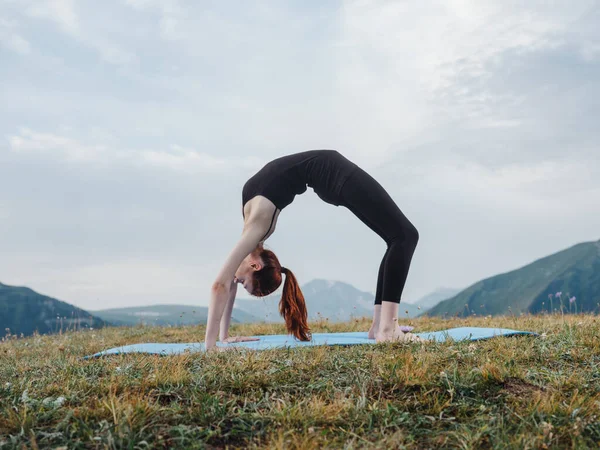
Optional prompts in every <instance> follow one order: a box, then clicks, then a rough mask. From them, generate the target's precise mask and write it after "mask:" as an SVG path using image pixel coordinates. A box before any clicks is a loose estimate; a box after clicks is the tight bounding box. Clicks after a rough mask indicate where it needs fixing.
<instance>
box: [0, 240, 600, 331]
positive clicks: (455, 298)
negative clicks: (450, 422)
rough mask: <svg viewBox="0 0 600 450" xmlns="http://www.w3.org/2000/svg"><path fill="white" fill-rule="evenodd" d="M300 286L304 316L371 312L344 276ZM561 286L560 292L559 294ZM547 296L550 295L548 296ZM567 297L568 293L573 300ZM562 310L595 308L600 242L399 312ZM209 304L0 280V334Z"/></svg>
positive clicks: (250, 305)
mask: <svg viewBox="0 0 600 450" xmlns="http://www.w3.org/2000/svg"><path fill="white" fill-rule="evenodd" d="M302 291H303V293H304V296H305V298H306V304H307V309H308V315H309V320H310V321H314V320H318V319H320V318H328V319H329V320H330V321H332V322H345V321H348V320H351V319H352V318H358V317H371V316H372V315H373V303H374V296H373V295H372V294H370V293H368V292H362V291H360V290H358V289H356V288H354V287H353V286H351V285H350V284H347V283H343V282H341V281H327V280H313V281H311V282H309V283H307V284H305V285H304V286H302ZM557 293H560V295H557ZM549 296H551V297H549ZM279 299H280V294H276V295H272V296H269V297H266V298H261V299H247V298H239V299H237V300H236V302H235V308H234V311H233V315H232V322H233V323H236V322H237V323H239V322H242V323H248V322H260V321H266V322H282V321H283V319H282V318H281V317H280V315H279ZM569 299H572V301H570V300H569ZM551 308H552V309H553V310H555V311H557V310H558V311H560V310H561V308H562V311H563V312H575V311H577V312H582V311H583V312H594V313H598V312H600V241H596V242H584V243H581V244H577V245H575V246H573V247H570V248H568V249H566V250H563V251H560V252H558V253H555V254H553V255H550V256H547V257H545V258H541V259H539V260H536V261H534V262H533V263H531V264H528V265H526V266H524V267H522V268H519V269H517V270H513V271H511V272H507V273H504V274H500V275H496V276H493V277H490V278H486V279H484V280H482V281H479V282H477V283H475V284H473V285H472V286H469V287H468V288H467V289H464V290H461V291H460V292H457V290H455V289H447V288H442V289H438V290H436V291H435V292H432V293H431V294H429V295H427V296H425V297H423V298H422V299H420V300H419V301H417V302H416V303H414V304H409V303H405V302H402V303H401V304H400V310H399V317H400V318H407V317H408V318H412V317H416V316H419V315H422V314H423V313H425V315H428V316H463V317H464V316H468V315H472V314H474V313H475V314H477V315H501V314H509V313H514V314H519V313H521V312H529V313H539V312H542V311H549V310H550V309H551ZM207 315H208V308H207V307H205V306H189V305H168V304H167V305H164V304H163V305H150V306H142V307H128V308H113V309H106V310H101V311H92V312H91V314H90V312H87V311H84V310H82V309H80V308H77V307H75V306H72V305H70V304H68V303H65V302H63V301H60V300H57V299H54V298H51V297H48V296H45V295H41V294H38V293H37V292H35V291H33V290H31V289H29V288H26V287H14V286H7V285H4V284H2V283H0V333H1V332H3V331H4V330H5V329H7V328H8V329H10V332H11V333H12V334H17V335H19V334H21V333H22V334H24V335H30V334H32V333H33V332H34V331H35V330H37V331H38V332H39V333H41V334H43V333H52V332H57V331H59V330H61V329H62V330H67V329H69V330H71V329H79V328H85V327H94V328H98V327H102V326H105V325H111V324H112V325H135V324H146V325H188V324H197V323H198V324H201V323H206V319H207Z"/></svg>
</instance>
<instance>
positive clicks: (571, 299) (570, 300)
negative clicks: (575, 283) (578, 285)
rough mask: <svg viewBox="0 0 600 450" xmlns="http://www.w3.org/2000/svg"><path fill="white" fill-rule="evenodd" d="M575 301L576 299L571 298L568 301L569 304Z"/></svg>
mask: <svg viewBox="0 0 600 450" xmlns="http://www.w3.org/2000/svg"><path fill="white" fill-rule="evenodd" d="M575 300H577V297H575V296H573V297H571V298H570V299H569V303H574V302H575Z"/></svg>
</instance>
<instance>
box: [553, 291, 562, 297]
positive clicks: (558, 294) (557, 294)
mask: <svg viewBox="0 0 600 450" xmlns="http://www.w3.org/2000/svg"><path fill="white" fill-rule="evenodd" d="M561 295H562V291H558V292H557V293H556V294H554V296H555V297H556V298H559V297H560V296H561Z"/></svg>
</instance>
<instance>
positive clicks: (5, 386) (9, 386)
mask: <svg viewBox="0 0 600 450" xmlns="http://www.w3.org/2000/svg"><path fill="white" fill-rule="evenodd" d="M11 387H12V383H9V382H8V381H7V382H6V383H5V384H4V388H5V389H10V388H11Z"/></svg>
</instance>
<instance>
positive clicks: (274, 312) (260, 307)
mask: <svg viewBox="0 0 600 450" xmlns="http://www.w3.org/2000/svg"><path fill="white" fill-rule="evenodd" d="M301 289H302V293H303V294H304V298H305V300H306V309H307V310H308V318H309V320H318V319H320V318H328V319H329V320H330V321H332V322H346V321H348V320H351V319H352V318H358V317H372V316H373V303H374V302H375V297H374V296H373V294H370V293H368V292H362V291H359V290H358V289H356V288H355V287H353V286H352V285H350V284H347V283H343V282H341V281H328V280H319V279H317V280H313V281H310V282H309V283H306V284H305V285H303V286H301ZM280 295H281V294H278V295H272V296H269V297H266V298H259V299H237V300H236V301H235V305H236V307H237V308H239V309H241V310H242V311H246V312H248V313H249V314H252V315H253V316H255V317H258V318H259V319H260V320H264V321H266V322H283V319H282V318H281V316H280V315H279V299H280V298H281V297H280ZM424 310H425V308H423V307H421V309H419V305H415V304H408V303H401V305H400V317H401V318H406V317H416V316H417V315H419V314H421V313H422V312H423V311H424ZM407 311H408V313H407Z"/></svg>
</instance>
